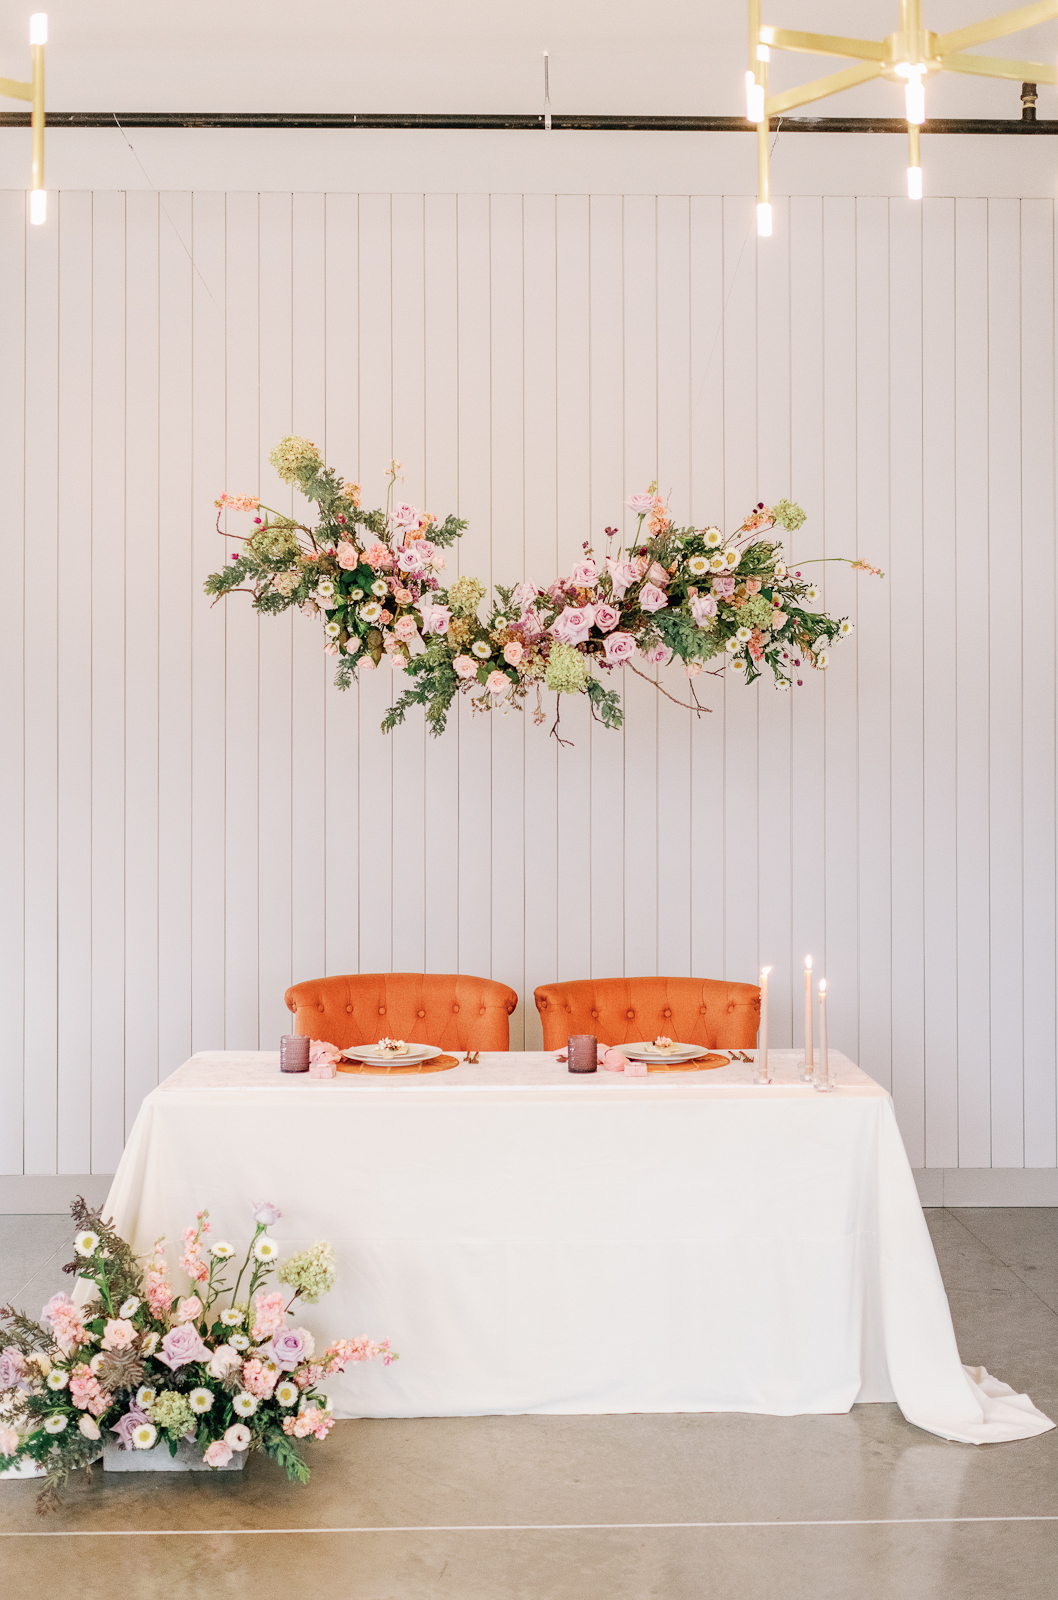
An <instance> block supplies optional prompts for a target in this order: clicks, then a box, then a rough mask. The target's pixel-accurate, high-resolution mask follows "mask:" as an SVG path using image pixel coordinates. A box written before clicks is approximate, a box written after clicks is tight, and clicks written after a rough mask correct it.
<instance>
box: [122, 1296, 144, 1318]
mask: <svg viewBox="0 0 1058 1600" xmlns="http://www.w3.org/2000/svg"><path fill="white" fill-rule="evenodd" d="M139 1309H140V1302H139V1296H138V1295H134V1294H130V1295H129V1297H128V1299H127V1300H123V1301H122V1302H121V1304H120V1306H119V1307H118V1316H119V1317H134V1316H135V1315H136V1313H137V1311H138V1310H139Z"/></svg>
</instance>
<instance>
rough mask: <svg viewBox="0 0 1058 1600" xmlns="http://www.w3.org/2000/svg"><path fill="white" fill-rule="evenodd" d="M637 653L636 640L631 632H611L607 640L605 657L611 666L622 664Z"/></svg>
mask: <svg viewBox="0 0 1058 1600" xmlns="http://www.w3.org/2000/svg"><path fill="white" fill-rule="evenodd" d="M635 653H636V642H635V639H634V638H633V637H632V635H631V634H630V633H611V634H610V635H609V637H608V638H607V640H606V650H605V657H606V660H607V661H608V662H609V663H610V665H611V666H622V665H623V664H624V662H626V661H631V659H632V657H633V656H634V655H635Z"/></svg>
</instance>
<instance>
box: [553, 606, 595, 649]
mask: <svg viewBox="0 0 1058 1600" xmlns="http://www.w3.org/2000/svg"><path fill="white" fill-rule="evenodd" d="M594 621H595V607H594V606H567V607H566V608H565V610H564V611H560V612H559V614H558V616H557V617H556V618H555V620H554V622H553V623H552V624H551V632H552V633H553V634H554V636H555V638H556V639H557V640H558V642H559V643H560V644H583V643H584V641H585V639H586V638H587V637H588V635H589V633H590V632H591V625H592V623H593V622H594Z"/></svg>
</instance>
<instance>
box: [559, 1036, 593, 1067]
mask: <svg viewBox="0 0 1058 1600" xmlns="http://www.w3.org/2000/svg"><path fill="white" fill-rule="evenodd" d="M566 1055H567V1057H568V1060H569V1070H570V1072H598V1070H599V1041H598V1039H596V1037H595V1035H594V1034H593V1033H572V1034H570V1036H569V1038H568V1039H567V1040H566Z"/></svg>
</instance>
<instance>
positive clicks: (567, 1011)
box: [566, 1006, 573, 1017]
mask: <svg viewBox="0 0 1058 1600" xmlns="http://www.w3.org/2000/svg"><path fill="white" fill-rule="evenodd" d="M572 1010H573V1007H572V1006H567V1007H566V1015H567V1017H568V1016H569V1015H570V1013H571V1012H572Z"/></svg>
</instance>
